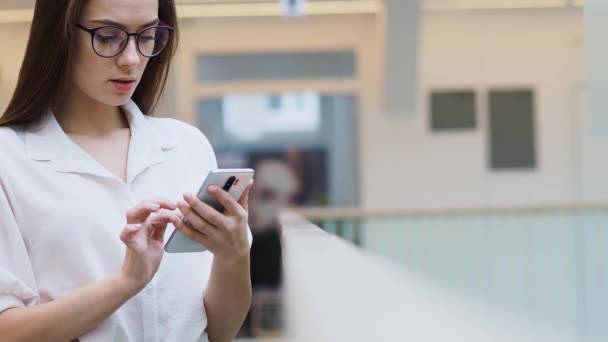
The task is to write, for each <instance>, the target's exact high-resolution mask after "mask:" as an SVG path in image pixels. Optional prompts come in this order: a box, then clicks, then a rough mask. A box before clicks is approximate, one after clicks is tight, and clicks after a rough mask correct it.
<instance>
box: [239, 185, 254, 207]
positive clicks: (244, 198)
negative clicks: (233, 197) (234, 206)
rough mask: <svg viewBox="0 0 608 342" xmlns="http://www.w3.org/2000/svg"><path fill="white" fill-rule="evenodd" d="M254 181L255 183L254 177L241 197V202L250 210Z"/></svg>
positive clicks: (242, 205)
mask: <svg viewBox="0 0 608 342" xmlns="http://www.w3.org/2000/svg"><path fill="white" fill-rule="evenodd" d="M253 183H254V181H253V179H252V180H250V181H249V184H248V185H247V188H246V189H245V191H244V192H243V195H242V196H241V199H239V204H240V205H241V207H243V209H245V210H246V211H249V193H250V192H251V188H252V187H253Z"/></svg>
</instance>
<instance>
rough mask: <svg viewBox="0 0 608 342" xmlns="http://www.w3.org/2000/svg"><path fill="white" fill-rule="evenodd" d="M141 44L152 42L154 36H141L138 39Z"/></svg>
mask: <svg viewBox="0 0 608 342" xmlns="http://www.w3.org/2000/svg"><path fill="white" fill-rule="evenodd" d="M139 39H140V40H141V41H142V42H153V41H154V35H145V36H141V37H140V38H139Z"/></svg>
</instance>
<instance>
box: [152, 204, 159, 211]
mask: <svg viewBox="0 0 608 342" xmlns="http://www.w3.org/2000/svg"><path fill="white" fill-rule="evenodd" d="M152 209H154V210H158V209H160V204H158V203H154V204H152Z"/></svg>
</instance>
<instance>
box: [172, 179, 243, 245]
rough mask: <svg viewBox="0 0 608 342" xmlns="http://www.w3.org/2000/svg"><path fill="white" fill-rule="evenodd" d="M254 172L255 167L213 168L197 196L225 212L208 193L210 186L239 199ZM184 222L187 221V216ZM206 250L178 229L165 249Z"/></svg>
mask: <svg viewBox="0 0 608 342" xmlns="http://www.w3.org/2000/svg"><path fill="white" fill-rule="evenodd" d="M253 174H254V171H253V169H215V170H212V171H211V172H209V174H208V175H207V177H206V178H205V181H204V182H203V185H201V187H200V189H199V190H198V192H197V194H196V196H197V197H198V198H199V199H200V200H201V201H202V202H204V203H206V204H208V205H209V206H211V207H212V208H214V209H215V210H217V211H219V212H220V213H221V212H224V207H223V206H222V205H221V204H220V203H219V202H218V201H217V200H216V199H215V197H213V196H211V195H210V194H209V193H207V189H208V188H209V186H211V185H215V186H217V187H219V188H222V189H224V190H225V191H227V192H228V193H229V194H230V196H232V198H233V199H234V200H236V201H238V200H239V199H240V198H241V196H242V195H243V192H245V189H246V188H247V185H249V181H250V180H251V179H252V178H253ZM184 222H187V220H186V219H185V218H184ZM206 250H207V249H206V248H205V247H204V246H202V245H201V244H199V243H198V242H195V241H193V240H190V239H189V238H187V237H186V236H184V235H183V234H182V233H180V232H179V231H178V230H177V229H176V230H175V231H174V232H173V233H172V234H171V236H170V237H169V240H167V243H166V244H165V251H166V252H168V253H195V252H204V251H206Z"/></svg>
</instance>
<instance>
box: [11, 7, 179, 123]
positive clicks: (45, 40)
mask: <svg viewBox="0 0 608 342" xmlns="http://www.w3.org/2000/svg"><path fill="white" fill-rule="evenodd" d="M87 1H88V0H37V1H36V6H35V8H34V18H33V20H32V27H31V29H30V36H29V40H28V43H27V48H26V50H25V56H24V58H23V64H22V65H21V70H20V72H19V79H18V81H17V87H16V88H15V92H14V94H13V97H12V98H11V101H10V102H9V105H8V107H7V109H6V111H5V112H4V114H3V115H2V116H0V126H3V125H22V124H25V125H26V124H31V123H37V122H39V121H40V120H41V119H42V118H43V116H44V115H45V114H46V113H47V112H48V110H49V109H50V107H51V106H52V105H53V104H54V103H56V101H57V100H58V99H61V98H64V97H65V96H66V92H67V91H68V86H69V80H70V79H71V76H72V75H71V72H72V68H71V66H72V65H73V62H74V54H75V51H74V50H75V49H74V48H73V47H74V46H76V24H77V23H78V20H79V19H80V16H81V13H82V10H83V8H84V6H85V5H86V2H87ZM158 16H159V19H160V21H162V22H163V23H165V24H167V25H170V26H172V27H174V28H175V31H174V33H173V34H172V35H171V38H170V40H169V42H168V43H167V47H166V48H165V49H164V50H163V52H162V53H161V54H160V55H158V56H156V57H153V58H151V59H150V60H149V61H148V65H147V66H146V70H145V71H144V74H143V76H142V79H141V81H140V83H139V85H138V86H137V89H136V90H135V93H134V94H133V97H132V99H133V101H135V103H136V104H137V105H138V106H139V108H140V109H141V111H142V112H143V113H144V114H147V115H150V113H151V112H152V111H153V110H154V108H155V107H156V104H157V103H158V100H159V98H160V96H161V95H162V92H163V90H164V88H165V85H166V83H167V77H168V75H169V68H170V66H171V59H172V58H173V55H174V54H175V51H176V50H177V44H178V30H177V14H176V10H175V2H174V0H159V9H158Z"/></svg>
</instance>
